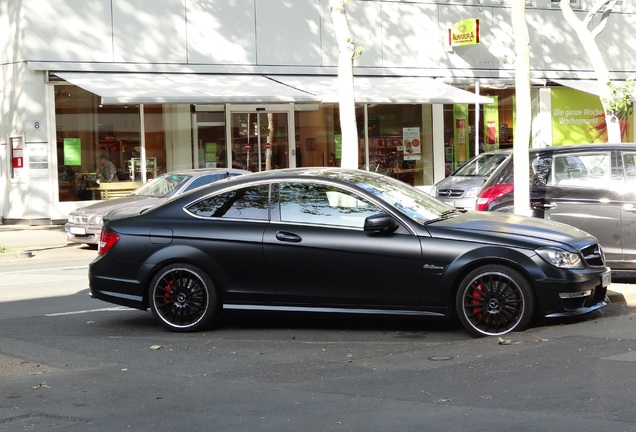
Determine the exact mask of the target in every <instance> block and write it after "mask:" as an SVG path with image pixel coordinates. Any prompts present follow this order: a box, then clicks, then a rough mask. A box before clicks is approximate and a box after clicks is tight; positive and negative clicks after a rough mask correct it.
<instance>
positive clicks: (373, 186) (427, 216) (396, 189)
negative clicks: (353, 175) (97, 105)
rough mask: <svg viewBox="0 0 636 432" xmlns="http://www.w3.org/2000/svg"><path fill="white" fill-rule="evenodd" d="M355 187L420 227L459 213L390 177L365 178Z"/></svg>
mask: <svg viewBox="0 0 636 432" xmlns="http://www.w3.org/2000/svg"><path fill="white" fill-rule="evenodd" d="M357 185H358V186H360V187H361V188H363V189H365V190H367V191H369V192H370V193H372V194H373V195H375V196H376V197H378V198H380V199H381V200H382V201H384V202H386V203H387V204H389V205H391V206H393V207H395V208H396V209H398V210H399V211H401V212H402V213H404V214H405V215H407V216H408V217H410V218H411V219H413V220H414V221H415V222H417V223H420V224H422V225H424V224H425V223H426V222H430V221H432V220H438V219H440V218H444V217H447V216H449V215H455V214H457V213H459V212H457V211H455V210H454V208H453V207H450V206H448V205H446V204H444V203H443V202H441V201H439V200H437V199H435V198H433V197H432V196H430V195H428V194H426V193H425V192H422V191H420V190H418V189H416V188H414V187H412V186H410V185H407V184H406V183H404V182H402V181H400V180H396V179H394V178H391V177H380V178H375V177H371V178H368V177H365V179H364V181H363V182H358V183H357Z"/></svg>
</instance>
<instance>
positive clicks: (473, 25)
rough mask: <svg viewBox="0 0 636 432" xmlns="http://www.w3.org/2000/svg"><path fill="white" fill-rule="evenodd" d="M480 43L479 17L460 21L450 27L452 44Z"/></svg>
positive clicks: (449, 33) (449, 39) (449, 40)
mask: <svg viewBox="0 0 636 432" xmlns="http://www.w3.org/2000/svg"><path fill="white" fill-rule="evenodd" d="M478 43H479V19H477V18H469V19H465V20H462V21H458V22H456V23H455V24H453V25H452V27H451V28H449V29H448V44H449V45H450V46H462V45H475V44H478Z"/></svg>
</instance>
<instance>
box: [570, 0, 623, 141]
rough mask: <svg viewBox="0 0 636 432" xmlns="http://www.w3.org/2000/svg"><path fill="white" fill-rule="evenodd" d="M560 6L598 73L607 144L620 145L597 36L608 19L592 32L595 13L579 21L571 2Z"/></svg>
mask: <svg viewBox="0 0 636 432" xmlns="http://www.w3.org/2000/svg"><path fill="white" fill-rule="evenodd" d="M605 3H609V1H606V2H600V3H599V4H597V5H596V8H595V9H596V10H598V9H600V6H601V5H602V4H605ZM559 6H560V7H561V12H563V17H564V18H565V21H567V23H568V24H569V25H570V27H572V29H573V30H574V31H575V32H576V35H577V36H578V38H579V41H581V45H582V46H583V49H584V50H585V53H586V54H587V57H588V59H589V60H590V62H591V63H592V67H593V68H594V72H595V73H596V80H597V81H598V90H599V97H600V98H601V103H602V104H603V110H604V111H605V127H606V128H607V142H610V143H620V142H621V127H620V122H619V120H618V118H617V117H616V115H614V114H613V113H612V112H610V110H609V109H608V108H609V107H608V104H607V101H608V100H610V98H611V89H610V87H609V82H610V77H609V70H608V68H607V65H606V64H605V61H604V60H603V56H602V54H601V50H600V49H599V47H598V44H597V43H596V35H598V34H599V33H600V31H601V30H602V28H603V27H601V26H604V25H605V21H606V20H607V17H605V18H604V20H603V21H602V22H601V24H600V25H599V27H600V29H598V30H596V31H595V32H592V31H591V30H590V29H588V23H589V22H590V20H591V18H592V16H593V15H594V13H590V14H588V16H587V17H586V19H585V20H584V21H581V20H579V19H578V17H577V16H576V14H575V13H574V11H573V10H572V6H571V5H570V0H560V2H559Z"/></svg>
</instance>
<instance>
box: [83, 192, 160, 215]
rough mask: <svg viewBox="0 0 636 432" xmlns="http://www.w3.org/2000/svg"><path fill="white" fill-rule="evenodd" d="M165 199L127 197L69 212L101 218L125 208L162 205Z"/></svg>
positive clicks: (100, 202)
mask: <svg viewBox="0 0 636 432" xmlns="http://www.w3.org/2000/svg"><path fill="white" fill-rule="evenodd" d="M165 200H166V198H160V197H149V196H143V195H128V196H125V197H122V198H116V199H112V200H105V201H99V202H97V203H95V204H91V205H89V206H86V207H81V208H78V209H76V210H73V211H72V212H71V214H72V215H76V216H77V215H95V216H100V215H101V216H103V215H105V214H106V213H108V212H109V211H111V210H116V209H121V208H126V207H135V208H139V207H145V208H148V207H154V206H155V205H157V204H159V203H162V202H164V201H165Z"/></svg>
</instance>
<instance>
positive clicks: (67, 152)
mask: <svg viewBox="0 0 636 432" xmlns="http://www.w3.org/2000/svg"><path fill="white" fill-rule="evenodd" d="M63 148H64V165H69V166H73V165H75V166H78V165H81V164H82V141H81V139H80V138H64V144H63Z"/></svg>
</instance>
